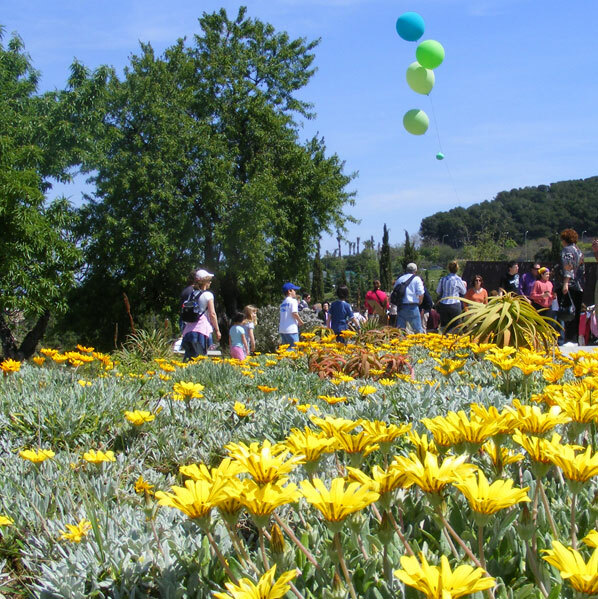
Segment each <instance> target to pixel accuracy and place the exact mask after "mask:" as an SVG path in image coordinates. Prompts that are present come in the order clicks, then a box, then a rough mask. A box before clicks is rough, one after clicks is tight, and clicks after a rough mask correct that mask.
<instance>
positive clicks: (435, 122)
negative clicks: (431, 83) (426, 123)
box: [428, 94, 444, 153]
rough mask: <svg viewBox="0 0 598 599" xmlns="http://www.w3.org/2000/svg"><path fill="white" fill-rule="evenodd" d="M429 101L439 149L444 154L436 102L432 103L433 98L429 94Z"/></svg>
mask: <svg viewBox="0 0 598 599" xmlns="http://www.w3.org/2000/svg"><path fill="white" fill-rule="evenodd" d="M428 100H430V108H431V109H432V119H433V120H434V129H436V137H437V138H438V147H439V148H440V151H441V152H443V153H444V150H443V149H442V142H441V141H440V132H439V131H438V119H437V118H436V111H435V110H434V102H432V96H430V94H428Z"/></svg>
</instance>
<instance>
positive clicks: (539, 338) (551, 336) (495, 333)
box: [449, 293, 558, 350]
mask: <svg viewBox="0 0 598 599" xmlns="http://www.w3.org/2000/svg"><path fill="white" fill-rule="evenodd" d="M461 301H462V302H464V303H465V304H467V306H468V308H467V310H466V311H464V312H462V313H461V314H459V315H458V316H456V317H455V318H453V320H452V321H451V323H449V326H452V325H455V324H456V326H455V333H458V334H461V335H470V336H471V337H472V338H473V339H474V340H475V341H477V342H479V343H496V345H498V346H499V347H505V346H507V345H510V346H513V347H527V348H531V349H539V348H540V347H542V348H544V349H545V350H549V349H550V348H551V347H552V346H553V345H554V343H555V340H556V338H557V336H558V334H557V332H556V330H555V329H554V328H553V326H552V325H551V323H556V321H555V320H553V319H552V318H546V317H544V316H542V315H541V314H539V313H538V312H537V311H536V309H535V308H534V307H533V306H532V305H531V304H530V303H529V302H528V301H527V300H526V299H525V298H523V297H521V296H518V295H514V294H513V293H506V294H505V295H502V296H499V297H493V298H490V300H489V301H488V304H486V305H485V304H480V303H478V302H473V301H469V300H466V299H461Z"/></svg>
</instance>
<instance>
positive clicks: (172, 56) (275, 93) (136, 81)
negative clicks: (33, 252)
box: [78, 8, 352, 342]
mask: <svg viewBox="0 0 598 599" xmlns="http://www.w3.org/2000/svg"><path fill="white" fill-rule="evenodd" d="M245 13H246V11H245V9H244V8H241V9H240V10H239V13H238V16H237V17H236V19H235V20H230V19H229V18H228V17H227V14H226V12H225V11H224V10H221V11H219V12H217V13H214V14H210V15H208V14H204V16H203V17H202V18H201V19H200V20H199V23H200V27H201V33H200V34H199V35H197V36H195V38H194V41H193V44H192V45H190V46H187V45H185V42H184V40H179V41H178V42H177V43H176V44H175V45H173V46H171V47H170V48H168V49H167V50H166V51H165V53H164V55H163V56H161V57H157V56H155V54H154V51H153V49H152V47H151V46H150V45H149V44H143V45H142V46H141V52H140V54H139V55H135V56H132V57H131V63H130V65H129V66H128V68H127V69H126V70H125V74H124V79H123V80H122V81H119V80H118V79H117V78H116V77H112V78H111V79H110V81H109V83H108V85H107V95H106V98H107V99H106V103H105V115H104V118H103V123H102V126H103V133H102V135H101V137H102V139H103V140H105V143H102V144H100V145H99V151H98V154H97V156H96V158H95V162H90V163H89V164H88V165H87V167H88V168H89V169H90V171H92V180H93V181H94V182H95V184H96V190H97V191H96V193H95V197H94V198H93V199H92V200H91V201H90V202H89V204H88V205H87V206H86V207H85V208H84V209H83V211H82V212H83V217H84V218H83V219H82V222H83V223H84V224H85V228H84V230H83V233H84V234H85V238H86V240H87V254H86V255H87V263H88V270H87V273H86V278H85V281H84V284H83V286H82V287H81V289H80V290H79V291H78V294H79V298H80V299H81V301H82V302H85V298H88V297H94V298H98V295H99V299H100V300H101V301H102V302H103V305H102V306H100V307H99V309H98V306H97V304H96V305H95V307H94V309H93V317H92V314H91V313H90V312H88V316H87V319H86V321H85V322H81V325H80V326H81V328H82V329H90V327H92V326H94V327H95V326H98V327H99V329H101V331H100V330H98V331H97V332H96V333H95V334H96V335H101V336H102V338H103V339H104V342H106V341H107V340H108V339H110V338H111V337H112V330H113V327H114V323H115V322H119V319H122V317H123V310H122V303H121V302H122V294H123V292H124V293H126V294H127V296H128V297H129V299H130V301H131V305H132V307H133V310H134V315H135V317H136V318H139V317H140V316H141V315H143V314H151V313H157V314H163V315H164V316H166V315H168V314H169V313H170V314H172V313H173V312H174V307H175V305H176V301H175V299H174V298H176V297H177V296H178V292H179V288H180V286H181V284H182V278H183V277H184V275H185V273H186V272H187V271H188V270H189V269H191V268H194V267H197V266H198V265H201V266H205V267H207V268H208V269H210V270H212V271H215V272H216V275H217V276H216V279H215V285H214V287H215V291H216V292H217V294H219V295H220V297H222V298H223V300H224V303H225V307H226V310H227V311H228V312H233V311H235V310H236V309H237V305H238V304H240V305H243V304H245V303H264V302H265V301H268V300H269V299H271V298H272V297H274V296H277V295H278V293H279V286H280V283H281V281H283V280H296V281H298V282H300V283H301V284H302V285H303V286H304V287H305V286H306V284H307V282H308V275H309V270H310V266H311V265H310V258H309V257H310V256H313V254H314V250H315V247H316V244H317V241H318V239H319V238H320V235H321V233H322V232H323V231H331V230H332V229H334V230H336V229H342V228H343V227H344V223H345V222H346V220H347V218H348V217H347V216H346V215H345V214H344V207H345V205H346V204H348V203H349V204H350V203H351V202H352V194H351V193H349V192H347V191H345V187H346V186H347V185H348V183H349V182H350V180H351V178H352V176H351V175H345V174H344V173H343V168H344V165H343V163H342V161H341V160H340V159H339V158H338V157H337V156H336V155H332V156H328V155H327V153H326V147H325V144H324V141H323V139H321V138H313V139H310V140H308V141H307V142H305V143H300V142H299V139H298V128H299V125H298V121H297V120H296V119H297V118H300V117H303V118H309V117H311V116H312V113H311V106H310V105H309V104H308V103H306V102H305V101H303V100H300V99H299V98H298V92H299V91H300V90H301V89H302V88H303V87H304V86H305V85H306V84H307V83H308V81H309V80H310V78H311V76H312V75H313V73H314V69H313V68H312V66H311V65H312V62H313V59H314V54H313V49H314V48H315V47H316V45H317V42H306V41H305V40H304V39H296V40H291V39H289V37H288V35H287V34H286V33H277V32H276V31H275V30H274V28H273V27H272V26H271V25H267V24H264V23H262V22H261V21H259V20H252V19H249V18H247V17H246V16H245ZM133 216H134V218H132V217H133ZM99 292H101V293H99ZM90 308H91V306H90ZM121 330H122V327H121Z"/></svg>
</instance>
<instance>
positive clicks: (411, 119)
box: [403, 108, 430, 135]
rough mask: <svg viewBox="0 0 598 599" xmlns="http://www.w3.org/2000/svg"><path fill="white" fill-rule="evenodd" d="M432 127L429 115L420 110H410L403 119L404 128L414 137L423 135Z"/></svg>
mask: <svg viewBox="0 0 598 599" xmlns="http://www.w3.org/2000/svg"><path fill="white" fill-rule="evenodd" d="M429 125H430V119H429V118H428V115H427V114H426V113H425V112H424V111H423V110H419V109H418V108H414V109H413V110H408V111H407V112H406V113H405V116H404V117H403V127H405V129H406V130H407V131H408V132H409V133H411V134H412V135H423V134H424V133H425V132H426V131H427V130H428V127H429Z"/></svg>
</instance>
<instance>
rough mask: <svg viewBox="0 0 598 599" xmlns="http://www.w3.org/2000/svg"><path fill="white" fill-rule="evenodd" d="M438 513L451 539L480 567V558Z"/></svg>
mask: <svg viewBox="0 0 598 599" xmlns="http://www.w3.org/2000/svg"><path fill="white" fill-rule="evenodd" d="M438 515H439V516H440V519H441V520H442V524H443V525H444V526H445V527H446V529H447V530H448V531H449V533H450V534H451V536H452V537H453V539H455V541H457V543H458V544H459V547H461V549H463V551H465V554H466V555H467V557H468V558H469V559H470V560H471V561H472V562H473V563H474V564H475V565H476V566H477V567H478V568H482V564H481V563H480V560H479V559H478V558H477V557H476V556H475V555H474V554H473V552H472V551H471V549H470V548H469V547H468V546H467V545H466V544H465V541H464V540H463V539H462V538H461V537H460V536H459V535H458V534H457V532H456V531H455V529H454V528H453V527H452V526H451V525H450V524H449V523H448V521H447V520H446V518H445V517H444V516H443V515H442V513H439V514H438ZM484 570H485V568H484Z"/></svg>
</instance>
